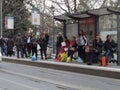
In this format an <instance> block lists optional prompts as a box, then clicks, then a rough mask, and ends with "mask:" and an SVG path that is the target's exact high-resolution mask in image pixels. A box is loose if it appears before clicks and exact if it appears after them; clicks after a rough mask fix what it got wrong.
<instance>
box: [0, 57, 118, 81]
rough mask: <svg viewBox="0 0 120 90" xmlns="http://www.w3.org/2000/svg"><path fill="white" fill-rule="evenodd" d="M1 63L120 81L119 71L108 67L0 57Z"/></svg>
mask: <svg viewBox="0 0 120 90" xmlns="http://www.w3.org/2000/svg"><path fill="white" fill-rule="evenodd" d="M2 61H3V62H9V63H16V64H23V65H30V66H36V67H43V68H49V69H56V70H63V71H69V72H75V73H82V74H88V75H94V76H101V77H108V78H114V79H120V69H117V68H109V67H99V66H88V65H81V64H73V63H63V62H51V61H39V62H38V61H30V60H28V59H19V60H18V59H17V58H9V57H2Z"/></svg>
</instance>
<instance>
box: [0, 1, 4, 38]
mask: <svg viewBox="0 0 120 90" xmlns="http://www.w3.org/2000/svg"><path fill="white" fill-rule="evenodd" d="M2 33H3V27H2V0H0V37H1V38H2Z"/></svg>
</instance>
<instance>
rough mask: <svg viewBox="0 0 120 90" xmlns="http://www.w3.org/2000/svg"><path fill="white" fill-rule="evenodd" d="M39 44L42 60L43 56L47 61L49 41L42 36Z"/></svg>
mask: <svg viewBox="0 0 120 90" xmlns="http://www.w3.org/2000/svg"><path fill="white" fill-rule="evenodd" d="M38 44H39V45H40V53H41V59H43V54H44V56H45V59H47V53H46V52H47V44H48V41H47V39H46V37H45V35H41V36H40V38H39V39H38Z"/></svg>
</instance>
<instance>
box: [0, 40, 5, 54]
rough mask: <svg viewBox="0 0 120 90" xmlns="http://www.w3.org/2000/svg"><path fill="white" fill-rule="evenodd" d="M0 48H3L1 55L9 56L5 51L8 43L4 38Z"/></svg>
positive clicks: (0, 41) (0, 42)
mask: <svg viewBox="0 0 120 90" xmlns="http://www.w3.org/2000/svg"><path fill="white" fill-rule="evenodd" d="M0 47H1V54H2V55H6V54H7V52H6V50H5V49H6V41H5V39H4V38H1V39H0Z"/></svg>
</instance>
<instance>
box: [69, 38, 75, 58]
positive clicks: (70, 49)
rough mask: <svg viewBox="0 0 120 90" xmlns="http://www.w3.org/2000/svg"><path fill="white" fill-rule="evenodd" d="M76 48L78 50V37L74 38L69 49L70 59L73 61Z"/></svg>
mask: <svg viewBox="0 0 120 90" xmlns="http://www.w3.org/2000/svg"><path fill="white" fill-rule="evenodd" d="M76 48H77V43H76V37H75V36H73V37H72V40H71V41H70V46H69V49H68V57H70V58H71V60H72V59H73V54H74V53H75V51H76Z"/></svg>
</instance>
